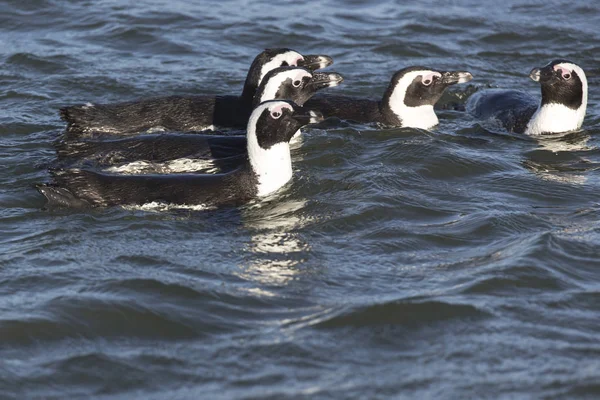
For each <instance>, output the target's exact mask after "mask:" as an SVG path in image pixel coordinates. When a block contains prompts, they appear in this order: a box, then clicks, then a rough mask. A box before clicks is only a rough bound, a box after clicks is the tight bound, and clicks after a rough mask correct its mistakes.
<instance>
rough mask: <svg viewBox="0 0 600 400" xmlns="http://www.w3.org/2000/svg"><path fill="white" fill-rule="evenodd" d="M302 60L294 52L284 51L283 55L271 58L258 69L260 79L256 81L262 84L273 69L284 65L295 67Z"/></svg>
mask: <svg viewBox="0 0 600 400" xmlns="http://www.w3.org/2000/svg"><path fill="white" fill-rule="evenodd" d="M300 60H304V57H302V55H301V54H299V53H296V52H295V51H291V50H290V51H286V52H285V53H281V54H277V55H276V56H275V57H273V58H272V59H271V60H270V61H269V62H267V63H265V65H263V66H262V68H261V69H260V78H259V79H258V84H259V85H260V82H262V80H263V78H264V77H265V75H266V74H267V73H268V72H269V71H272V70H274V69H275V68H279V67H282V66H283V64H284V63H287V65H289V66H290V67H297V66H298V61H300Z"/></svg>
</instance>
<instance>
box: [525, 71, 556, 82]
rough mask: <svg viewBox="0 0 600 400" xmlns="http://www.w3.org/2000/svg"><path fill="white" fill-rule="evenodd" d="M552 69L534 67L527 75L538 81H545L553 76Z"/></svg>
mask: <svg viewBox="0 0 600 400" xmlns="http://www.w3.org/2000/svg"><path fill="white" fill-rule="evenodd" d="M553 72H554V70H553V69H552V68H551V67H543V68H534V69H532V70H531V72H530V73H529V77H530V78H531V79H532V80H533V81H535V82H540V83H545V82H548V81H549V80H551V79H552V78H554V77H555V76H554V73H553Z"/></svg>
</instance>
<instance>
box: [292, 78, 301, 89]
mask: <svg viewBox="0 0 600 400" xmlns="http://www.w3.org/2000/svg"><path fill="white" fill-rule="evenodd" d="M301 84H302V81H301V80H299V79H296V80H295V81H294V82H292V85H294V87H298V86H300V85H301Z"/></svg>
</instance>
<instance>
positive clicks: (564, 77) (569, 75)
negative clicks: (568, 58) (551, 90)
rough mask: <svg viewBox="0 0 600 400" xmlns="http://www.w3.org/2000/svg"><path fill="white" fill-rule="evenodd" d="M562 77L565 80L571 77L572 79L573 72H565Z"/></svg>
mask: <svg viewBox="0 0 600 400" xmlns="http://www.w3.org/2000/svg"><path fill="white" fill-rule="evenodd" d="M562 77H563V79H564V80H565V81H568V80H569V79H571V74H570V73H568V72H565V73H563V76H562Z"/></svg>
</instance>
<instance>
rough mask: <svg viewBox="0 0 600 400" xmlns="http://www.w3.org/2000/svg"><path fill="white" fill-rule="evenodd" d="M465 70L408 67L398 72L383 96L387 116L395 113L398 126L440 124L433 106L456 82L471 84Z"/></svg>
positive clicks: (471, 77)
mask: <svg viewBox="0 0 600 400" xmlns="http://www.w3.org/2000/svg"><path fill="white" fill-rule="evenodd" d="M471 79H473V76H472V75H471V74H470V73H469V72H466V71H437V70H433V69H430V68H425V67H408V68H404V69H401V70H400V71H398V72H396V73H395V74H394V76H393V77H392V81H391V82H390V85H389V86H388V89H387V91H386V93H385V95H384V97H383V106H384V108H385V109H384V110H382V111H383V112H384V113H388V112H390V111H391V112H392V113H393V115H394V116H395V118H397V120H398V121H396V122H397V125H401V126H407V127H415V128H422V129H429V128H431V127H432V126H434V125H436V124H437V123H438V119H437V116H436V115H435V113H434V111H433V106H434V105H435V103H436V102H437V101H438V100H439V99H440V97H442V94H443V93H444V90H446V88H447V87H448V86H450V85H454V84H456V83H464V82H469V81H470V80H471Z"/></svg>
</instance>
